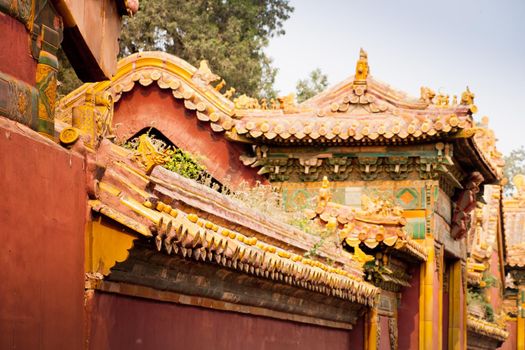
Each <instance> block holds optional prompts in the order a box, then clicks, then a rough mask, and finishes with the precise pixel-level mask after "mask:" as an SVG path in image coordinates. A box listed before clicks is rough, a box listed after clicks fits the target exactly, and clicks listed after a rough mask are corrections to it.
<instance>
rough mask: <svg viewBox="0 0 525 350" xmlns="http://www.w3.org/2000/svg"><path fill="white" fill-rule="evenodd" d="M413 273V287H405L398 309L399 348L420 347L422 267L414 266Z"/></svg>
mask: <svg viewBox="0 0 525 350" xmlns="http://www.w3.org/2000/svg"><path fill="white" fill-rule="evenodd" d="M411 274H412V280H411V281H410V285H411V287H408V288H405V289H403V291H402V294H401V304H400V306H399V308H398V309H397V317H398V330H399V333H398V347H399V349H419V290H420V285H419V283H420V279H421V272H420V268H419V267H415V268H413V270H412V271H411Z"/></svg>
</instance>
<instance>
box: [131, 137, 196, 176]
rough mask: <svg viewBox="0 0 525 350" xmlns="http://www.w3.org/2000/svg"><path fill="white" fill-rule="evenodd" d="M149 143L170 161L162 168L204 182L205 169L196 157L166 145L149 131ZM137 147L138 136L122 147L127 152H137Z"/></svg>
mask: <svg viewBox="0 0 525 350" xmlns="http://www.w3.org/2000/svg"><path fill="white" fill-rule="evenodd" d="M146 135H148V137H149V139H150V140H151V143H152V144H153V145H154V146H155V148H156V149H157V151H158V152H159V153H164V154H167V155H168V156H169V157H170V159H169V161H168V162H166V163H165V164H163V165H162V166H163V167H164V168H166V169H168V170H170V171H173V172H174V173H177V174H179V175H182V176H184V177H186V178H188V179H192V180H200V181H205V180H204V179H205V178H206V176H205V175H206V168H205V167H204V166H203V165H202V164H200V162H199V159H198V157H196V156H194V155H192V154H190V153H188V152H185V151H183V150H181V149H180V148H177V147H174V146H172V145H168V144H166V142H164V141H162V140H160V139H158V138H157V137H155V135H153V134H152V133H151V129H150V130H148V132H147V133H146ZM138 146H139V136H137V137H134V138H132V139H131V140H128V141H127V142H126V143H124V145H123V147H124V148H127V149H129V150H137V148H138Z"/></svg>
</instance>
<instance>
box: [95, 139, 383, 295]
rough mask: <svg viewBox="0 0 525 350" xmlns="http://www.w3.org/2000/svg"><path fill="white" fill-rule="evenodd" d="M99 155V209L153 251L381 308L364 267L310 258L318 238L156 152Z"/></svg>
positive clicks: (115, 149) (109, 148)
mask: <svg viewBox="0 0 525 350" xmlns="http://www.w3.org/2000/svg"><path fill="white" fill-rule="evenodd" d="M96 152H97V167H98V168H100V167H101V168H103V169H104V170H103V171H100V170H95V172H96V173H100V172H102V173H103V175H102V176H101V177H100V178H99V180H97V181H95V183H94V186H95V188H94V189H93V193H94V195H93V196H92V197H94V198H93V199H92V200H90V202H89V204H90V207H91V209H92V210H93V211H96V212H99V213H101V214H103V215H105V216H107V217H109V218H111V219H113V220H115V221H117V222H119V223H120V224H122V225H124V226H125V227H127V228H129V229H131V230H132V231H133V232H136V234H137V235H138V237H142V238H143V239H145V242H150V244H151V248H152V249H154V250H158V251H159V252H162V253H163V254H168V255H169V254H177V255H179V256H182V257H183V258H185V259H190V260H194V261H201V262H204V263H210V264H218V265H220V266H223V267H226V268H230V269H234V270H238V271H239V272H240V273H246V274H249V275H253V276H257V277H260V278H267V279H271V280H275V281H279V282H280V283H286V284H289V285H293V286H295V287H297V288H303V289H309V290H311V291H314V292H318V293H324V294H328V295H330V296H333V297H334V298H339V299H344V300H349V301H352V302H356V303H359V304H364V305H373V304H374V303H375V297H376V295H377V288H375V287H373V286H372V285H370V284H368V283H366V282H364V281H363V278H362V271H361V270H359V265H358V264H357V263H356V262H353V261H352V260H351V259H348V258H344V257H341V256H337V255H335V254H334V253H333V252H330V251H322V252H319V253H318V255H319V257H321V259H324V258H326V259H331V260H332V261H334V262H335V265H332V266H328V265H327V264H325V263H323V262H322V260H312V259H308V258H305V257H303V256H302V254H303V253H304V252H306V251H307V250H308V249H310V248H311V246H313V245H314V240H315V238H314V237H311V236H310V235H308V234H306V233H304V232H302V231H301V230H299V229H296V228H293V227H291V226H289V225H285V224H282V223H279V222H276V221H275V220H272V219H271V218H268V217H266V216H263V215H261V214H258V213H257V212H256V211H254V210H253V209H250V208H247V207H245V206H244V205H243V204H242V203H239V202H236V201H234V200H232V199H229V198H228V197H226V196H225V195H223V194H221V193H218V192H216V191H214V190H212V189H210V188H208V187H206V186H204V185H200V184H198V183H196V182H194V181H192V180H189V179H185V178H182V177H181V176H179V175H177V174H175V173H172V172H170V171H168V170H165V169H163V168H162V167H155V166H154V165H155V163H158V162H161V161H162V160H161V159H159V157H157V156H156V155H155V154H153V153H154V152H153V153H152V152H147V153H144V154H141V152H140V151H137V152H136V153H134V152H133V151H129V150H126V149H124V148H122V147H120V146H117V145H114V144H111V143H110V142H108V141H104V142H103V143H102V144H101V145H100V147H99V148H98V150H97V151H96ZM159 254H160V253H159ZM345 259H346V260H345ZM105 272H106V273H107V272H108V271H105Z"/></svg>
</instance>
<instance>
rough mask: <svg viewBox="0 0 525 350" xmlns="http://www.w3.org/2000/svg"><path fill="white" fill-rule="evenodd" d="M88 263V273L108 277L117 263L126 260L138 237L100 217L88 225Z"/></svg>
mask: <svg viewBox="0 0 525 350" xmlns="http://www.w3.org/2000/svg"><path fill="white" fill-rule="evenodd" d="M87 227H88V229H87V231H86V262H85V268H86V272H88V273H100V274H102V275H104V276H107V275H108V274H109V273H110V269H111V268H112V267H113V266H115V264H116V263H117V262H122V261H124V260H126V259H127V258H128V256H129V252H128V251H129V249H131V248H132V247H133V241H134V240H135V239H137V236H135V235H132V234H129V233H127V232H124V231H123V230H122V228H121V227H118V226H117V225H116V224H113V223H111V222H109V221H108V220H105V219H103V218H102V216H99V217H98V218H97V219H96V220H94V221H92V222H90V223H89V224H88V225H87Z"/></svg>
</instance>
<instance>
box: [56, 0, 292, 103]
mask: <svg viewBox="0 0 525 350" xmlns="http://www.w3.org/2000/svg"><path fill="white" fill-rule="evenodd" d="M292 12H293V7H292V6H290V4H289V3H288V0H186V1H176V0H141V1H140V10H139V12H137V14H136V15H135V16H134V17H132V18H125V19H124V23H123V28H122V34H121V38H120V44H121V45H120V47H121V50H120V52H121V55H122V56H127V55H129V54H132V53H134V52H139V51H149V50H160V51H165V52H168V53H171V54H174V55H176V56H178V57H180V58H182V59H184V60H186V61H188V62H189V63H190V64H192V65H194V66H196V67H198V66H199V62H200V61H201V60H203V59H206V60H208V62H209V65H210V68H211V69H212V71H213V72H214V73H216V74H218V75H220V76H221V77H222V78H223V79H224V80H225V81H226V82H227V84H228V86H231V87H235V89H236V91H237V92H238V93H239V94H243V93H244V94H247V95H253V96H258V95H262V96H265V97H269V96H272V95H274V94H275V91H274V90H273V88H272V86H273V82H274V80H275V74H276V72H277V70H276V69H275V68H273V67H272V66H271V59H270V58H269V57H268V56H267V55H266V54H265V53H264V51H263V49H264V48H265V47H266V46H267V45H268V42H269V40H270V38H272V37H274V36H278V35H282V34H284V29H283V23H284V21H286V20H287V19H288V18H289V17H290V14H291V13H292ZM64 85H66V84H64Z"/></svg>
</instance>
